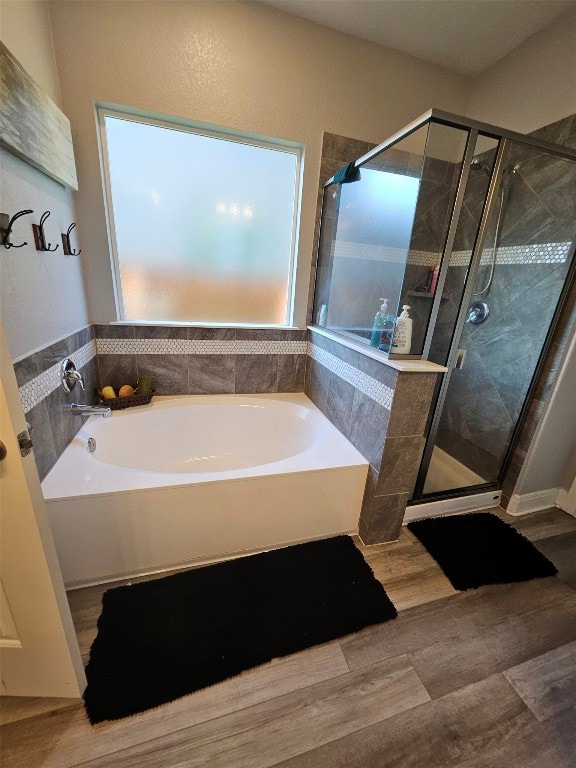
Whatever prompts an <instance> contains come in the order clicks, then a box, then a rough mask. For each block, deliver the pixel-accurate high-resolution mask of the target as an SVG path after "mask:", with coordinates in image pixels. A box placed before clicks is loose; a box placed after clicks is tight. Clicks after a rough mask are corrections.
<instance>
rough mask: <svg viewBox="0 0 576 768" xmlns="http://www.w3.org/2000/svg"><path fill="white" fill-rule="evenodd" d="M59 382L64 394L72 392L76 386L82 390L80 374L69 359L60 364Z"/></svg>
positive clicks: (82, 383) (82, 382)
mask: <svg viewBox="0 0 576 768" xmlns="http://www.w3.org/2000/svg"><path fill="white" fill-rule="evenodd" d="M60 381H61V382H62V388H63V389H64V392H72V390H73V389H74V387H75V386H76V384H80V388H81V389H84V379H83V378H82V374H81V373H80V372H79V371H77V370H76V366H75V365H74V362H73V361H72V360H71V359H70V358H69V357H67V358H66V359H65V360H62V363H61V364H60Z"/></svg>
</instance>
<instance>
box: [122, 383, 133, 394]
mask: <svg viewBox="0 0 576 768" xmlns="http://www.w3.org/2000/svg"><path fill="white" fill-rule="evenodd" d="M133 394H134V387H131V386H130V384H124V386H123V387H120V391H119V392H118V395H119V396H120V397H130V395H133Z"/></svg>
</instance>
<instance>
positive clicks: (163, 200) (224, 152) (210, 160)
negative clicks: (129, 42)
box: [101, 113, 301, 325]
mask: <svg viewBox="0 0 576 768" xmlns="http://www.w3.org/2000/svg"><path fill="white" fill-rule="evenodd" d="M101 125H103V127H104V131H103V134H104V135H103V157H104V161H105V163H106V160H107V163H106V168H105V173H106V177H107V185H106V186H107V196H108V210H109V214H110V215H109V219H110V227H111V240H112V243H113V251H115V253H114V256H115V274H116V291H117V303H118V307H119V313H120V316H121V319H125V320H143V321H179V322H208V323H248V324H254V325H267V324H272V325H286V324H289V323H290V319H291V318H290V307H291V304H292V296H291V293H292V282H293V281H292V275H293V261H294V249H295V237H296V222H297V214H298V192H299V187H300V182H299V174H300V152H301V148H300V147H298V146H296V145H277V144H275V143H274V144H272V143H271V144H270V145H264V144H263V143H262V142H254V143H252V142H251V141H250V140H249V139H245V138H239V137H237V136H233V135H225V134H224V135H223V134H211V135H209V134H207V133H205V132H202V133H199V132H196V131H195V129H193V128H189V127H188V126H180V125H178V126H172V125H168V124H159V123H157V122H148V121H146V122H142V121H141V119H140V118H133V117H132V116H129V117H128V116H118V115H117V114H116V113H115V114H109V113H107V114H106V113H104V114H102V113H101Z"/></svg>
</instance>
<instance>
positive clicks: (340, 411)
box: [325, 374, 356, 437]
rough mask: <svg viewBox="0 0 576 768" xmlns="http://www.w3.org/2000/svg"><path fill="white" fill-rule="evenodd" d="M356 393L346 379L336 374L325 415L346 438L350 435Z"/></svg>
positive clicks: (332, 381)
mask: <svg viewBox="0 0 576 768" xmlns="http://www.w3.org/2000/svg"><path fill="white" fill-rule="evenodd" d="M355 391H356V390H355V389H354V387H353V386H352V385H351V384H348V382H347V381H344V379H341V378H340V377H339V376H336V375H334V374H333V375H332V376H331V378H330V384H329V387H328V395H327V400H326V411H325V413H326V416H327V417H328V418H329V419H330V421H331V422H332V424H334V426H335V427H336V429H339V430H340V432H342V434H343V435H345V436H346V437H349V435H350V423H351V421H350V420H351V416H352V403H353V402H354V392H355Z"/></svg>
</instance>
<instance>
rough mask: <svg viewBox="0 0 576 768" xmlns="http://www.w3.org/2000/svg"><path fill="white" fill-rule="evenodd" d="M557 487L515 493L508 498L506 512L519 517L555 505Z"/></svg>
mask: <svg viewBox="0 0 576 768" xmlns="http://www.w3.org/2000/svg"><path fill="white" fill-rule="evenodd" d="M559 490H560V489H559V488H547V489H546V490H545V491H534V492H533V493H523V494H519V493H515V494H514V495H513V496H512V498H511V499H510V501H509V503H508V506H507V508H506V512H507V513H508V514H509V515H514V516H515V517H519V516H520V515H529V514H530V513H531V512H538V511H540V510H541V509H546V507H555V506H556V502H557V499H558V493H559Z"/></svg>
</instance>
